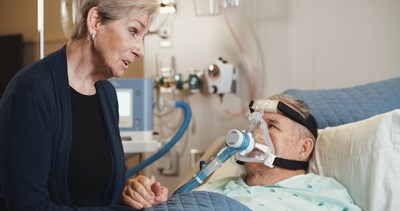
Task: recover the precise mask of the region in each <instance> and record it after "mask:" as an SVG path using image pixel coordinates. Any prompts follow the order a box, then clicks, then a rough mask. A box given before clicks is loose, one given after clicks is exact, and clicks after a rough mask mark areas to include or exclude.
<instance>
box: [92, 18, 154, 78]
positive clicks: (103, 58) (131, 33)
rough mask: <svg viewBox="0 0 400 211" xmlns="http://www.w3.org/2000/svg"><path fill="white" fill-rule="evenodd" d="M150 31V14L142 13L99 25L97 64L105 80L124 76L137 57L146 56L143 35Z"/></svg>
mask: <svg viewBox="0 0 400 211" xmlns="http://www.w3.org/2000/svg"><path fill="white" fill-rule="evenodd" d="M148 29H149V23H148V15H147V14H146V13H144V12H139V11H132V12H131V13H130V14H129V15H128V16H126V17H125V18H122V19H119V20H116V21H110V22H107V23H105V24H101V25H100V26H99V28H98V31H97V33H96V38H95V40H94V41H93V42H94V43H93V44H94V51H95V58H96V61H95V63H96V64H95V65H96V68H97V69H98V70H101V72H102V74H104V75H105V78H111V77H120V76H122V75H123V74H124V72H125V71H126V70H127V68H128V65H129V64H131V63H132V62H133V61H134V60H135V58H138V57H141V56H143V36H144V35H145V34H146V33H147V32H148Z"/></svg>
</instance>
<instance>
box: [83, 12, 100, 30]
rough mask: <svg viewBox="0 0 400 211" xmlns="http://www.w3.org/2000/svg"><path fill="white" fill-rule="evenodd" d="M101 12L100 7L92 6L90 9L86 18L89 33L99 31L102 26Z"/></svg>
mask: <svg viewBox="0 0 400 211" xmlns="http://www.w3.org/2000/svg"><path fill="white" fill-rule="evenodd" d="M100 21H101V18H100V12H99V8H98V7H92V8H90V9H89V11H88V15H87V19H86V24H87V27H88V33H89V34H95V35H96V33H97V31H98V29H99V27H100Z"/></svg>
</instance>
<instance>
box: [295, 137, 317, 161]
mask: <svg viewBox="0 0 400 211" xmlns="http://www.w3.org/2000/svg"><path fill="white" fill-rule="evenodd" d="M313 149H314V141H313V140H312V139H311V138H309V137H305V138H303V139H301V140H300V148H299V152H298V159H299V160H301V161H308V160H309V159H310V155H311V153H312V151H313Z"/></svg>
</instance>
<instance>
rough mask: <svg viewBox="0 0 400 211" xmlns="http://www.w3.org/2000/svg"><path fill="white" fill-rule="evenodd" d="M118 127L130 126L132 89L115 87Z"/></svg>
mask: <svg viewBox="0 0 400 211" xmlns="http://www.w3.org/2000/svg"><path fill="white" fill-rule="evenodd" d="M116 91H117V98H118V111H119V118H120V119H119V127H120V128H124V127H132V114H133V93H132V91H133V90H132V89H117V90H116Z"/></svg>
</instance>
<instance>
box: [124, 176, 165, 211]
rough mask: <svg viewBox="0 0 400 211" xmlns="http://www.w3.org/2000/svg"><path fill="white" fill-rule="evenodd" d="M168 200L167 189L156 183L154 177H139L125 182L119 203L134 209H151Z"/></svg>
mask: <svg viewBox="0 0 400 211" xmlns="http://www.w3.org/2000/svg"><path fill="white" fill-rule="evenodd" d="M167 199H168V188H166V187H164V186H162V185H161V184H160V183H159V182H157V181H156V179H155V177H154V176H151V177H150V178H149V177H146V176H143V175H139V176H137V177H134V178H131V179H129V180H128V181H127V183H126V185H125V188H124V190H123V191H122V195H121V201H122V202H123V203H124V204H126V205H128V206H130V207H132V208H135V209H146V208H149V207H153V206H155V205H157V204H159V203H161V202H164V201H166V200H167Z"/></svg>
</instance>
